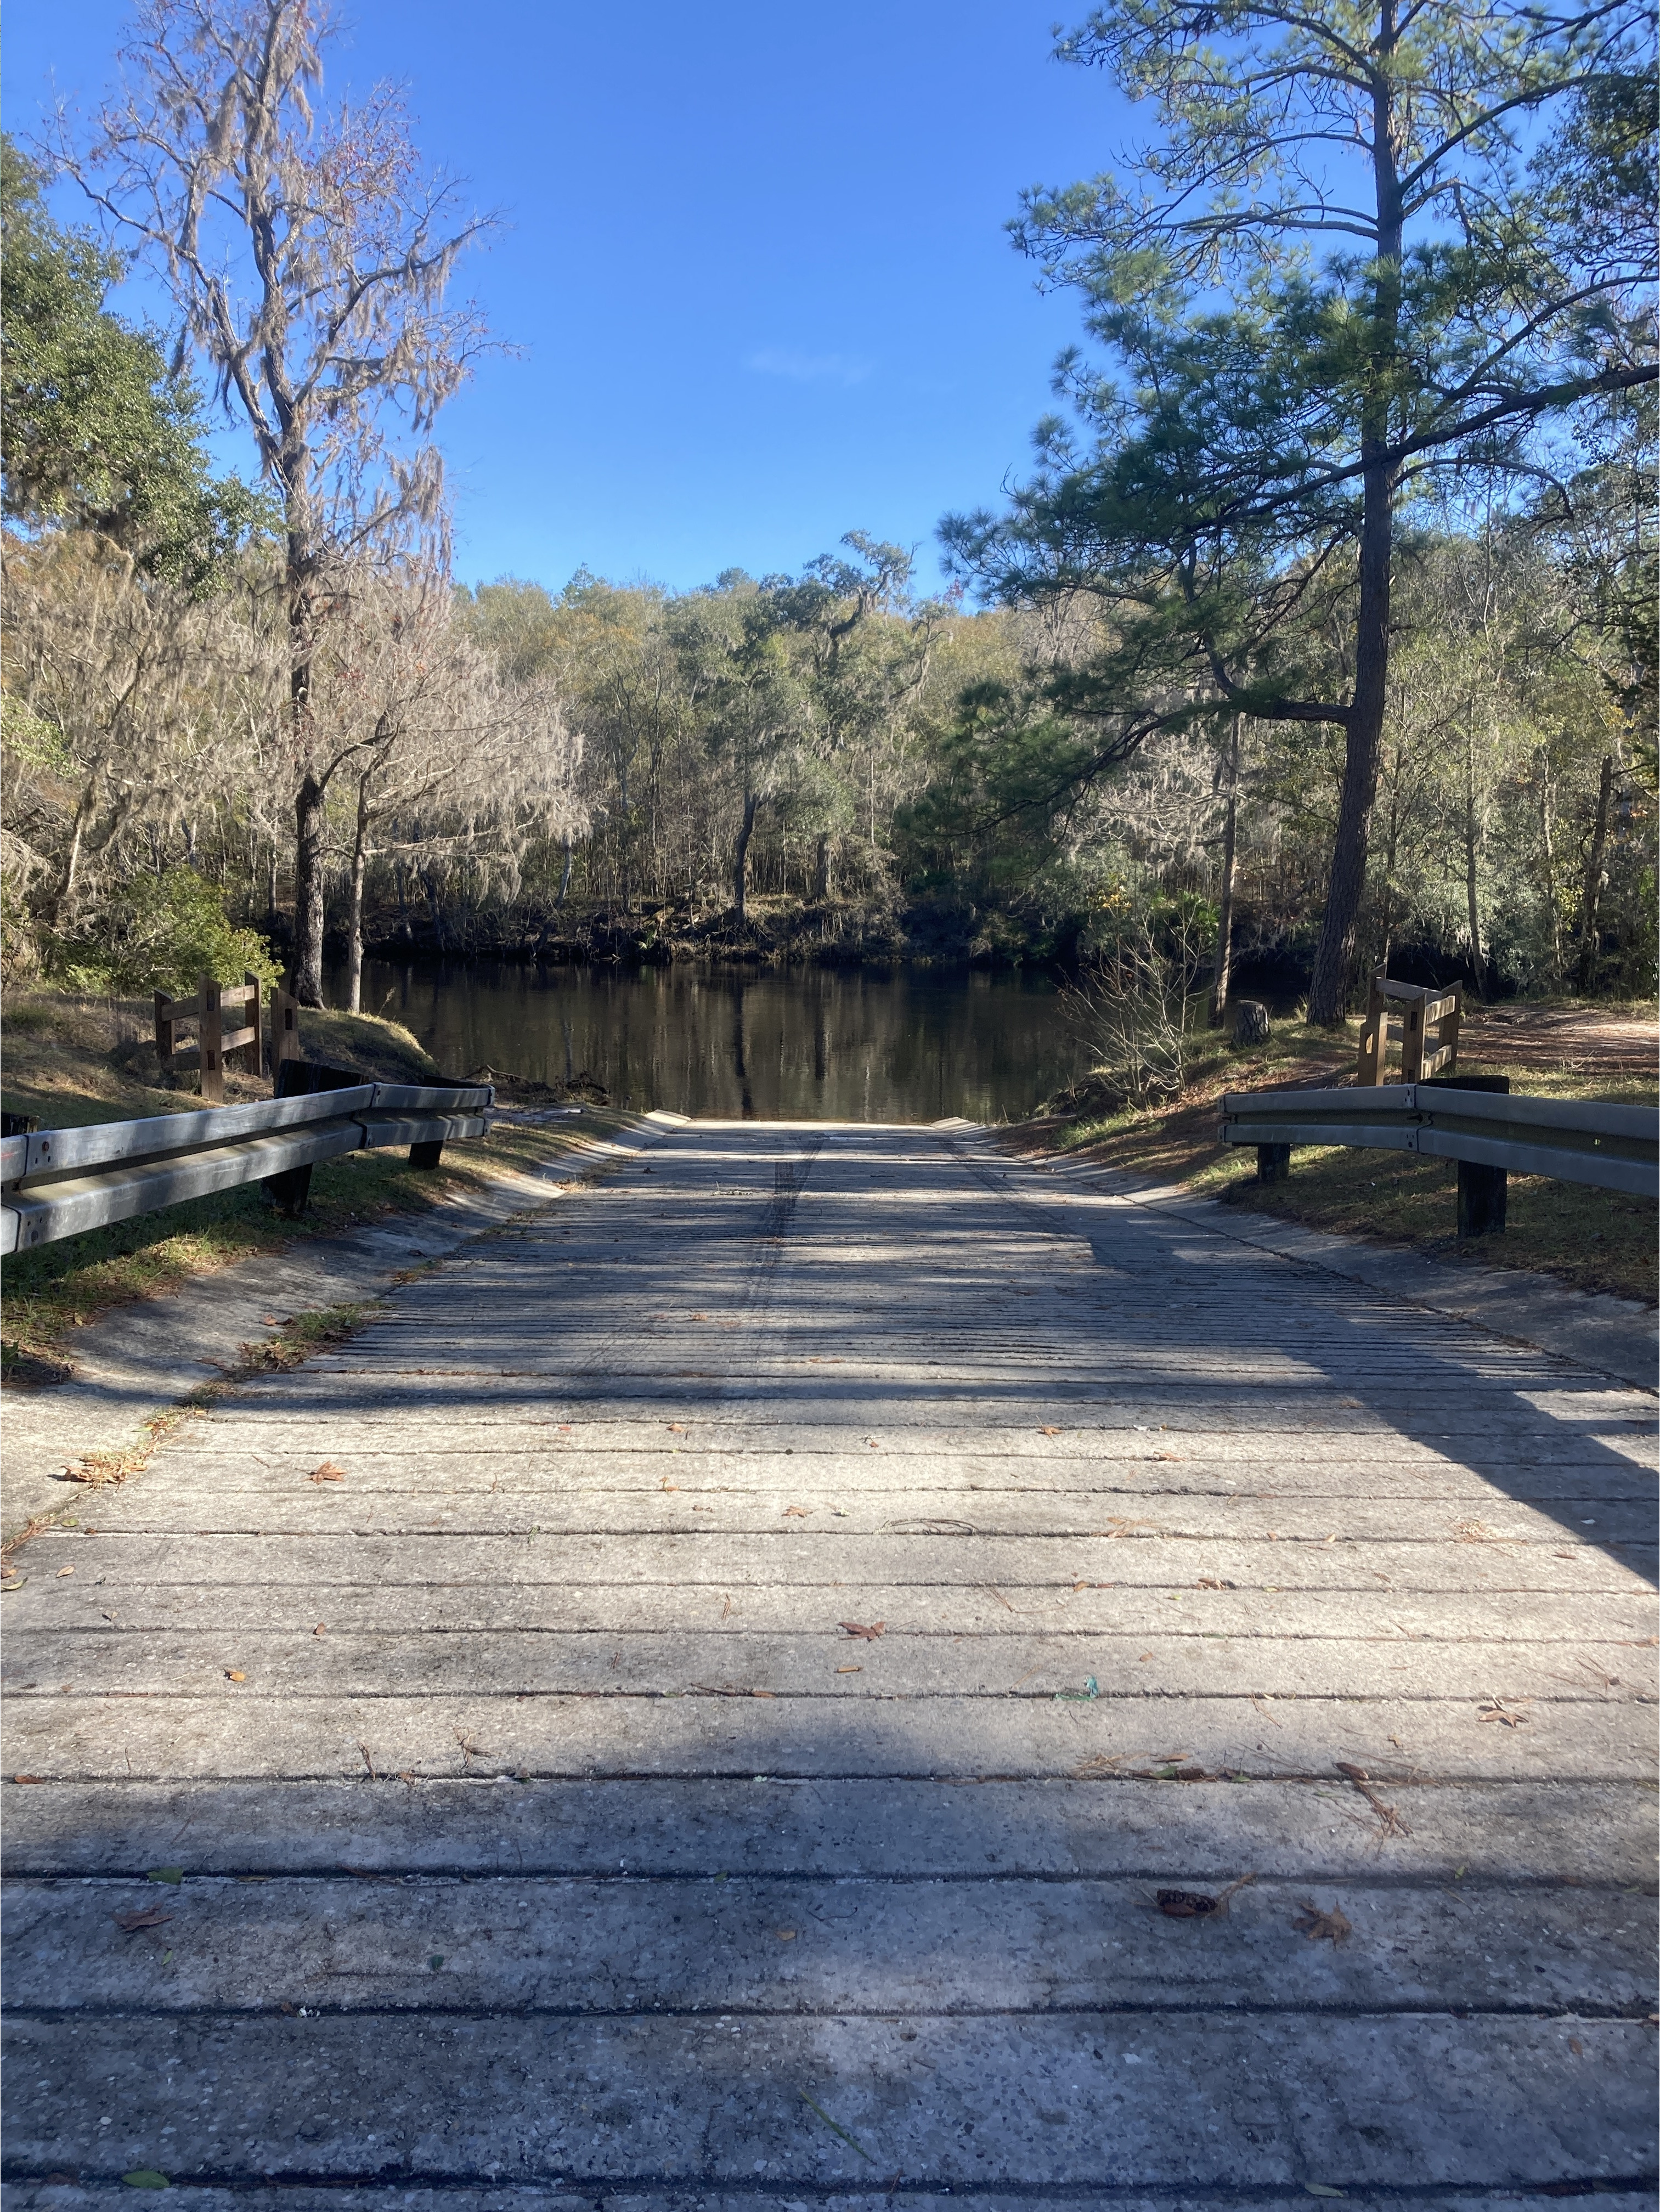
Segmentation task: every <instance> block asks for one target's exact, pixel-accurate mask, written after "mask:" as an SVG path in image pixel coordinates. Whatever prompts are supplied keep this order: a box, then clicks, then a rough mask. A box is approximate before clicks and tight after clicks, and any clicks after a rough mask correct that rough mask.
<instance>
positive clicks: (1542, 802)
mask: <svg viewBox="0 0 1660 2212" xmlns="http://www.w3.org/2000/svg"><path fill="white" fill-rule="evenodd" d="M1539 834H1540V841H1541V844H1542V846H1543V848H1544V860H1545V906H1546V909H1547V911H1548V914H1549V915H1550V973H1551V981H1552V982H1553V983H1554V984H1555V986H1556V987H1557V989H1558V990H1559V991H1560V989H1561V987H1562V915H1561V910H1560V908H1559V907H1558V905H1557V902H1556V825H1555V823H1554V821H1553V820H1552V818H1551V811H1550V747H1549V746H1548V745H1543V746H1541V748H1540V761H1539Z"/></svg>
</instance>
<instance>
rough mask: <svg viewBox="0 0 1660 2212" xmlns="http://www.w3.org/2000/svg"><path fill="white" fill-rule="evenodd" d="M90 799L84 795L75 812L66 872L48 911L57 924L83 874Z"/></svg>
mask: <svg viewBox="0 0 1660 2212" xmlns="http://www.w3.org/2000/svg"><path fill="white" fill-rule="evenodd" d="M88 799H89V793H83V794H82V799H81V803H80V805H78V806H77V807H76V810H75V823H74V827H73V828H72V829H70V848H69V851H68V852H67V854H65V855H64V872H63V874H62V876H61V877H60V878H58V890H57V891H56V893H55V894H54V896H53V897H52V903H51V906H50V907H49V908H48V909H47V919H48V921H52V922H56V921H58V917H59V915H62V914H63V913H64V911H65V909H66V908H68V906H69V904H70V901H71V900H72V899H73V898H74V896H75V885H76V878H77V877H78V876H79V875H80V872H81V847H82V841H83V839H84V838H85V836H86V833H87V821H88V817H89V816H90V814H91V812H92V808H91V806H90V805H89V803H88ZM150 842H151V846H152V848H154V845H155V829H151V831H150ZM155 872H156V874H157V875H158V876H159V875H160V874H161V869H160V868H159V867H158V868H157V869H156V871H155Z"/></svg>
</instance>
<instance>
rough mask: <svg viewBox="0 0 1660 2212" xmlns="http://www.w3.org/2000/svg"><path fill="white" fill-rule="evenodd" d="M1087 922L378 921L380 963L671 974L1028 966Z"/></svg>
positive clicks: (656, 916) (693, 917) (917, 912)
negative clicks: (658, 968) (688, 969)
mask: <svg viewBox="0 0 1660 2212" xmlns="http://www.w3.org/2000/svg"><path fill="white" fill-rule="evenodd" d="M1083 919H1084V917H1082V916H1081V915H1068V916H1064V917H1061V918H1060V919H1058V920H1057V921H1055V922H1053V923H1048V922H1045V921H1041V920H1039V919H1038V918H1037V917H1036V916H1033V917H1028V918H1021V917H1018V916H1015V915H1009V914H1006V913H1002V912H990V913H988V912H985V911H982V909H981V908H978V907H976V906H975V905H973V904H971V903H970V902H967V901H958V900H955V899H939V900H934V899H916V900H911V901H900V900H891V901H890V900H854V899H836V898H823V899H816V898H804V897H801V896H791V895H784V894H774V895H768V894H765V893H754V894H751V896H750V898H749V900H748V901H747V902H746V907H745V914H744V916H743V918H742V920H741V921H740V920H739V916H738V915H737V914H736V913H735V912H734V911H733V908H731V907H729V906H727V907H709V906H707V905H704V904H702V903H700V902H694V901H690V900H684V899H682V900H668V901H660V900H648V901H643V902H639V903H637V904H634V905H629V906H619V905H613V904H605V903H596V904H594V905H593V906H587V907H579V906H576V905H575V904H572V905H571V906H569V907H567V908H561V909H559V910H557V911H556V912H555V913H552V914H543V915H532V914H522V913H514V911H512V910H511V909H504V910H501V911H492V912H480V913H478V914H476V915H469V916H466V917H465V918H464V920H463V921H461V922H460V923H459V925H457V924H455V923H452V922H448V921H442V922H439V921H434V919H433V918H432V917H430V916H427V915H417V913H416V912H415V911H414V910H412V909H411V910H410V911H408V912H405V913H404V914H403V915H396V916H394V915H391V914H389V913H385V912H383V913H380V914H379V915H372V916H370V917H369V919H368V922H367V923H366V927H365V943H366V945H367V948H368V952H369V954H370V955H371V957H374V958H377V959H380V960H386V961H394V962H396V961H402V960H410V959H429V960H430V959H440V960H472V959H502V960H523V961H545V962H548V963H552V964H558V963H570V962H581V961H594V962H597V963H623V964H628V965H633V964H645V965H666V964H669V963H673V962H676V961H698V960H708V961H717V962H722V963H733V964H734V965H738V966H752V967H778V968H781V967H820V968H859V967H864V966H867V965H868V966H873V967H888V966H891V965H892V964H893V963H896V962H899V961H904V962H909V963H914V964H915V965H916V966H919V967H935V966H939V967H958V968H961V967H981V968H1018V967H1022V966H1029V965H1031V964H1033V963H1036V964H1037V965H1039V966H1044V965H1048V964H1050V963H1056V962H1060V963H1070V962H1071V961H1072V960H1073V959H1074V958H1075V957H1076V954H1077V948H1078V942H1079V933H1080V930H1081V927H1082V924H1083Z"/></svg>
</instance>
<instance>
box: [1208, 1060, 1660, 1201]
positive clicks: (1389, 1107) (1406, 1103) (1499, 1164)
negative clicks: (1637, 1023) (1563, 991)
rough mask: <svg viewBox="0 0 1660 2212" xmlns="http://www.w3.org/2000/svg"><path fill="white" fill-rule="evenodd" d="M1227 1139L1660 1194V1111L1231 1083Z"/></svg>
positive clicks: (1225, 1110)
mask: <svg viewBox="0 0 1660 2212" xmlns="http://www.w3.org/2000/svg"><path fill="white" fill-rule="evenodd" d="M1221 1139H1222V1142H1223V1143H1224V1144H1225V1145H1256V1146H1264V1147H1284V1146H1292V1145H1357V1146H1367V1147H1375V1148H1377V1149H1378V1150H1382V1151H1389V1152H1429V1153H1432V1154H1434V1155H1436V1156H1437V1157H1438V1158H1441V1159H1447V1160H1457V1161H1459V1162H1461V1163H1467V1164H1472V1165H1475V1166H1480V1167H1485V1168H1495V1169H1498V1170H1500V1171H1505V1170H1508V1171H1509V1172H1510V1173H1511V1174H1512V1175H1534V1176H1556V1177H1557V1178H1558V1179H1559V1180H1560V1181H1561V1182H1585V1183H1595V1184H1596V1185H1597V1186H1599V1187H1600V1188H1602V1189H1604V1190H1623V1191H1627V1192H1628V1193H1630V1194H1631V1195H1632V1196H1633V1197H1636V1198H1656V1197H1660V1111H1657V1109H1655V1108H1653V1107H1651V1106H1621V1105H1616V1104H1614V1103H1611V1102H1609V1101H1607V1100H1602V1099H1586V1100H1576V1099H1566V1098H1531V1097H1512V1096H1511V1095H1510V1094H1508V1093H1506V1092H1502V1091H1463V1090H1455V1089H1452V1088H1450V1087H1449V1088H1443V1087H1442V1086H1441V1085H1432V1084H1416V1083H1399V1084H1385V1085H1377V1086H1376V1087H1371V1086H1368V1087H1365V1088H1356V1089H1354V1090H1353V1091H1231V1092H1229V1094H1228V1095H1227V1096H1226V1097H1225V1098H1224V1099H1223V1101H1222V1127H1221Z"/></svg>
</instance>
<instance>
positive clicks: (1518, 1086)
mask: <svg viewBox="0 0 1660 2212" xmlns="http://www.w3.org/2000/svg"><path fill="white" fill-rule="evenodd" d="M1357 1028H1358V1025H1357V1024H1353V1023H1351V1024H1349V1025H1348V1027H1347V1030H1345V1031H1344V1032H1343V1033H1342V1034H1341V1036H1338V1035H1334V1034H1333V1033H1332V1032H1329V1031H1325V1030H1310V1029H1308V1028H1306V1027H1300V1026H1298V1025H1296V1024H1281V1025H1276V1028H1275V1031H1274V1035H1273V1036H1272V1037H1271V1038H1270V1039H1269V1041H1268V1044H1267V1045H1265V1046H1263V1047H1262V1048H1256V1049H1252V1050H1245V1051H1236V1050H1232V1049H1230V1048H1225V1047H1224V1046H1222V1045H1221V1044H1220V1042H1219V1044H1218V1047H1217V1048H1216V1050H1215V1051H1214V1053H1213V1054H1209V1055H1207V1056H1206V1057H1203V1058H1201V1059H1200V1060H1198V1061H1196V1062H1195V1065H1194V1066H1192V1068H1191V1069H1190V1071H1189V1080H1188V1082H1187V1085H1186V1086H1185V1087H1184V1089H1183V1091H1182V1093H1181V1095H1180V1097H1177V1098H1176V1099H1175V1100H1173V1101H1172V1102H1171V1103H1169V1104H1167V1105H1164V1106H1160V1107H1158V1108H1155V1109H1151V1110H1145V1111H1143V1110H1137V1109H1134V1108H1119V1109H1112V1108H1110V1107H1107V1108H1103V1107H1100V1106H1091V1105H1089V1104H1078V1103H1071V1102H1068V1103H1067V1106H1066V1107H1065V1108H1064V1109H1063V1110H1061V1111H1060V1112H1051V1113H1049V1114H1044V1115H1036V1116H1034V1117H1032V1118H1031V1119H1030V1120H1028V1121H1023V1122H1018V1123H1015V1124H1013V1125H1012V1126H1011V1127H1009V1128H1007V1129H1006V1130H1005V1131H1003V1132H1001V1133H1000V1141H1001V1142H1002V1143H1003V1144H1004V1145H1005V1146H1006V1147H1007V1148H1009V1149H1010V1150H1012V1151H1013V1152H1015V1153H1016V1154H1017V1155H1018V1157H1020V1158H1026V1159H1032V1160H1039V1161H1041V1160H1043V1159H1047V1158H1067V1159H1075V1160H1085V1161H1089V1162H1091V1163H1093V1164H1098V1165H1099V1166H1102V1167H1107V1168H1112V1169H1115V1170H1119V1171H1120V1172H1122V1173H1124V1174H1127V1175H1131V1176H1136V1177H1138V1178H1140V1179H1142V1180H1145V1181H1146V1182H1149V1183H1158V1184H1161V1185H1164V1186H1168V1187H1173V1188H1185V1189H1189V1190H1191V1191H1193V1192H1194V1193H1195V1194H1198V1195H1201V1196H1204V1197H1207V1198H1214V1199H1217V1200H1220V1201H1221V1202H1222V1203H1224V1204H1225V1205H1227V1206H1232V1207H1237V1208H1239V1209H1241V1210H1242V1211H1243V1212H1250V1213H1255V1214H1263V1215H1269V1216H1274V1217H1275V1218H1279V1219H1280V1220H1283V1221H1289V1222H1295V1223H1298V1224H1299V1225H1302V1226H1303V1227H1304V1228H1308V1229H1313V1230H1319V1231H1328V1232H1330V1233H1333V1234H1335V1235H1339V1236H1344V1237H1362V1238H1365V1240H1366V1241H1367V1242H1369V1243H1375V1244H1379V1245H1383V1246H1389V1247H1393V1248H1396V1249H1411V1250H1412V1251H1414V1252H1415V1253H1417V1254H1419V1255H1420V1256H1422V1257H1425V1258H1430V1259H1438V1260H1445V1261H1452V1262H1454V1263H1467V1264H1469V1265H1471V1266H1488V1267H1506V1268H1517V1269H1522V1270H1524V1271H1527V1272H1529V1273H1539V1274H1545V1275H1549V1276H1552V1277H1554V1279H1556V1280H1557V1281H1559V1282H1561V1283H1565V1284H1566V1285H1569V1286H1571V1287H1572V1288H1573V1289H1575V1290H1579V1291H1589V1292H1591V1293H1598V1292H1602V1293H1606V1294H1608V1295H1611V1296H1613V1297H1620V1298H1635V1299H1640V1300H1642V1301H1643V1302H1644V1303H1645V1304H1648V1305H1651V1306H1652V1305H1654V1304H1657V1302H1660V1271H1657V1261H1656V1248H1657V1231H1660V1209H1657V1206H1656V1203H1655V1201H1654V1200H1652V1199H1640V1198H1628V1197H1627V1196H1626V1195H1624V1194H1623V1193H1621V1192H1619V1191H1609V1190H1594V1189H1591V1188H1587V1187H1585V1186H1584V1185H1581V1184H1578V1183H1566V1182H1554V1181H1553V1180H1551V1179H1549V1178H1548V1177H1546V1176H1511V1178H1510V1188H1509V1203H1508V1209H1507V1223H1506V1227H1505V1231H1504V1233H1503V1235H1502V1236H1501V1237H1475V1238H1469V1239H1460V1238H1459V1237H1457V1236H1456V1233H1455V1228H1456V1223H1455V1191H1456V1183H1457V1170H1456V1167H1455V1165H1454V1164H1453V1163H1452V1162H1450V1161H1447V1160H1435V1159H1431V1158H1426V1157H1420V1155H1418V1154H1416V1153H1409V1152H1357V1151H1351V1150H1348V1149H1346V1148H1344V1147H1342V1146H1306V1147H1299V1148H1298V1151H1297V1152H1296V1153H1295V1154H1294V1155H1293V1164H1292V1173H1291V1176H1290V1177H1289V1179H1288V1180H1286V1182H1280V1183H1270V1184H1262V1183H1259V1182H1257V1181H1256V1158H1255V1155H1254V1154H1247V1155H1246V1156H1245V1157H1243V1158H1242V1157H1241V1154H1240V1152H1239V1151H1238V1150H1237V1149H1236V1148H1235V1147H1233V1146H1227V1145H1223V1144H1220V1143H1219V1142H1218V1140H1217V1133H1216V1132H1217V1121H1218V1106H1219V1101H1220V1099H1221V1097H1222V1094H1223V1093H1224V1092H1225V1091H1254V1090H1255V1091H1260V1090H1267V1089H1269V1088H1274V1087H1280V1086H1283V1087H1286V1088H1292V1087H1294V1086H1299V1085H1310V1086H1313V1085H1321V1084H1326V1083H1332V1082H1347V1081H1348V1080H1349V1079H1350V1078H1351V1076H1352V1073H1353V1066H1354V1038H1355V1035H1356V1032H1357ZM1654 1061H1655V1026H1654V1012H1653V1010H1652V1009H1651V1008H1642V1009H1638V1008H1634V1007H1621V1008H1603V1007H1593V1008H1589V1009H1588V1008H1585V1007H1583V1006H1506V1007H1503V1008H1499V1009H1493V1010H1488V1009H1484V1008H1479V1009H1476V1010H1475V1011H1474V1012H1470V1013H1469V1014H1468V1015H1467V1016H1466V1018H1465V1026H1464V1034H1463V1050H1462V1054H1461V1060H1460V1066H1461V1067H1462V1069H1463V1071H1464V1073H1468V1074H1477V1073H1481V1074H1492V1075H1508V1076H1509V1077H1510V1079H1511V1087H1512V1088H1513V1089H1514V1090H1517V1091H1530V1092H1532V1093H1533V1094H1534V1095H1535V1097H1549V1098H1608V1099H1624V1100H1629V1101H1630V1102H1631V1103H1633V1104H1640V1105H1652V1104H1653V1103H1654V1100H1655V1095H1656V1086H1655V1077H1654ZM1076 1088H1078V1089H1082V1090H1084V1091H1087V1089H1088V1085H1087V1083H1085V1085H1080V1086H1076Z"/></svg>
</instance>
